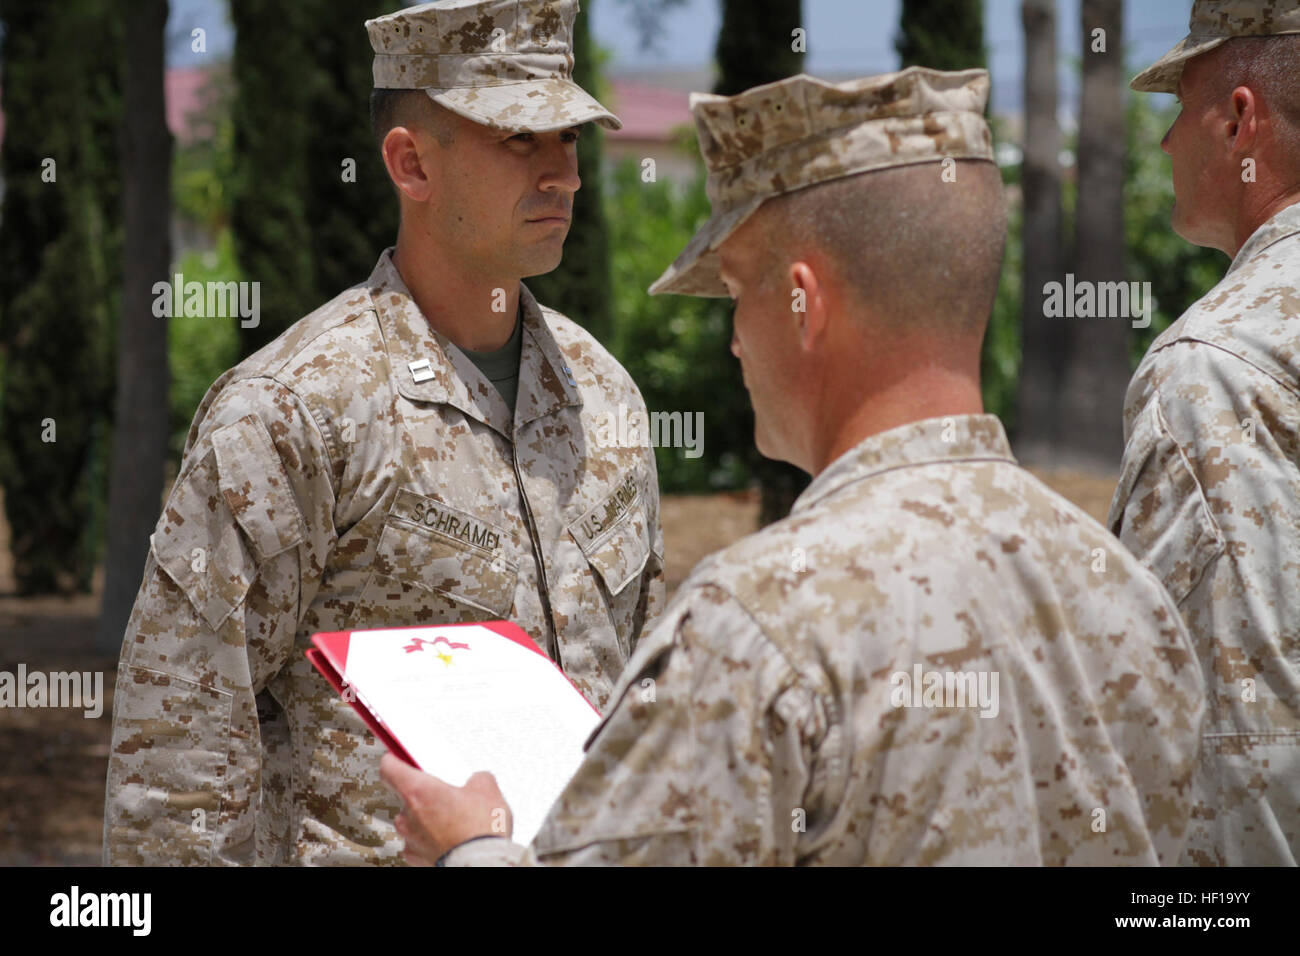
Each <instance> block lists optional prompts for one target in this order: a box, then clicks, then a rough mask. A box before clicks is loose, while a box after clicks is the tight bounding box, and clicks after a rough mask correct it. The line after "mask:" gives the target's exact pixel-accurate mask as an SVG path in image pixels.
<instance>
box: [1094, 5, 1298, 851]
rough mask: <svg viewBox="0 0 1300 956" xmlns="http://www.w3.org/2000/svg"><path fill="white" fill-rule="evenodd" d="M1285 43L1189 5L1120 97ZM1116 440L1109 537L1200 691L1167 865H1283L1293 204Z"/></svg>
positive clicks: (1293, 749)
mask: <svg viewBox="0 0 1300 956" xmlns="http://www.w3.org/2000/svg"><path fill="white" fill-rule="evenodd" d="M1286 33H1300V4H1297V3H1295V2H1294V0H1292V2H1288V3H1280V2H1278V3H1274V2H1261V0H1237V2H1232V3H1224V2H1211V3H1206V2H1197V3H1196V4H1195V6H1194V7H1193V10H1192V16H1191V35H1190V36H1189V37H1188V38H1187V39H1185V40H1184V41H1183V42H1182V43H1180V44H1179V45H1178V47H1176V48H1175V49H1174V50H1173V51H1172V52H1171V53H1170V54H1169V55H1167V56H1165V57H1164V58H1163V59H1161V60H1160V61H1159V62H1157V63H1156V64H1155V65H1154V66H1152V67H1151V68H1150V69H1148V70H1146V71H1144V72H1143V73H1142V74H1140V75H1139V76H1138V77H1137V78H1136V79H1134V81H1133V88H1134V89H1137V90H1145V91H1151V92H1168V93H1173V92H1176V91H1177V89H1178V84H1179V80H1180V79H1181V77H1182V75H1183V70H1184V67H1185V65H1186V64H1187V63H1188V62H1189V61H1191V60H1192V59H1193V58H1195V57H1199V56H1202V55H1204V54H1207V53H1209V52H1210V51H1212V50H1215V49H1216V48H1218V47H1220V46H1222V45H1223V44H1224V43H1226V42H1228V41H1229V40H1230V39H1231V38H1233V37H1239V36H1242V37H1245V36H1255V37H1259V36H1269V35H1277V34H1286ZM1291 42H1300V38H1297V39H1296V40H1293V41H1291ZM1219 68H1220V67H1219V66H1217V65H1216V66H1215V69H1219ZM1290 82H1293V83H1300V77H1295V76H1292V77H1290ZM1200 102H1201V100H1200V99H1199V98H1197V99H1196V100H1195V102H1194V103H1193V105H1192V106H1188V107H1185V110H1188V109H1192V110H1195V109H1199V104H1200ZM1270 105H1273V104H1270ZM1273 108H1274V109H1276V106H1275V105H1273ZM1199 115H1200V114H1199V113H1196V112H1193V113H1192V114H1191V115H1190V116H1189V117H1188V121H1189V122H1194V121H1196V119H1197V117H1199ZM1173 135H1174V134H1173V131H1171V133H1170V137H1171V139H1172V137H1173ZM1184 148H1185V147H1184ZM1177 149H1178V146H1177V145H1174V146H1171V149H1170V151H1171V152H1175V151H1176V150H1177ZM1192 155H1198V154H1196V153H1192ZM1180 158H1181V157H1179V156H1178V155H1177V154H1175V162H1176V163H1177V162H1178V161H1179V159H1180ZM1262 162H1263V160H1261V163H1262ZM1230 165H1232V164H1230ZM1293 186H1296V187H1300V183H1298V184H1293ZM1245 188H1246V189H1250V188H1252V187H1250V186H1247V187H1245ZM1194 198H1195V197H1193V196H1189V195H1187V194H1183V193H1180V194H1179V195H1178V197H1177V201H1178V204H1179V205H1180V206H1182V205H1185V204H1190V203H1191V202H1192V200H1193V199H1194ZM1297 199H1300V192H1296V191H1295V190H1294V189H1293V191H1292V197H1291V202H1293V203H1295V202H1296V200H1297ZM1202 244H1204V243H1202ZM1230 254H1231V253H1230ZM1124 435H1125V439H1126V441H1127V446H1126V448H1125V451H1124V463H1123V467H1122V471H1121V475H1120V482H1119V486H1118V488H1117V489H1116V492H1115V498H1114V500H1113V502H1112V504H1111V511H1110V524H1111V528H1112V529H1113V530H1114V531H1115V533H1116V534H1117V535H1119V537H1120V539H1121V540H1122V541H1123V542H1124V543H1125V544H1126V545H1127V546H1128V547H1129V548H1130V549H1132V551H1133V552H1134V553H1135V554H1137V555H1138V556H1139V557H1140V558H1141V559H1142V560H1143V562H1144V563H1146V564H1147V565H1148V566H1149V567H1150V568H1151V569H1152V570H1153V571H1154V572H1155V573H1156V575H1157V576H1158V577H1159V578H1160V579H1161V580H1162V581H1163V582H1164V585H1165V587H1166V588H1167V589H1168V591H1169V593H1170V594H1171V595H1172V596H1173V598H1174V600H1175V601H1177V602H1178V606H1179V609H1180V611H1181V612H1182V614H1183V617H1184V618H1185V620H1186V622H1187V625H1188V628H1189V630H1190V632H1191V634H1192V637H1193V641H1194V644H1195V647H1196V651H1197V655H1198V658H1199V661H1200V665H1201V667H1202V669H1203V671H1204V674H1205V682H1206V687H1207V698H1208V702H1209V712H1208V716H1207V719H1206V725H1205V733H1204V738H1203V743H1202V752H1201V759H1200V764H1199V766H1198V769H1197V774H1196V777H1195V780H1194V787H1193V797H1194V809H1193V814H1192V824H1191V830H1190V836H1189V839H1188V843H1187V847H1186V849H1185V852H1184V855H1183V859H1182V862H1183V863H1184V864H1194V865H1205V864H1228V865H1243V864H1246V865H1279V864H1286V865H1295V864H1296V863H1297V861H1298V860H1300V205H1290V206H1288V207H1286V208H1284V209H1282V210H1281V211H1280V212H1277V213H1276V214H1275V215H1273V216H1272V217H1271V218H1269V219H1268V220H1267V221H1266V222H1264V223H1263V224H1261V225H1259V226H1258V228H1257V229H1256V230H1255V231H1254V233H1253V235H1250V237H1249V239H1247V240H1246V242H1245V244H1244V245H1242V246H1241V248H1240V249H1239V250H1238V251H1236V254H1235V256H1233V259H1232V264H1231V266H1230V267H1229V269H1228V272H1227V274H1226V275H1225V276H1224V278H1223V280H1222V281H1221V282H1220V283H1219V284H1218V285H1217V286H1215V287H1214V288H1213V289H1211V290H1210V292H1208V293H1207V294H1206V295H1205V296H1204V298H1202V299H1201V300H1200V301H1199V302H1197V303H1196V304H1195V305H1193V306H1192V307H1191V308H1190V309H1189V310H1188V311H1187V312H1186V313H1185V314H1184V315H1183V316H1182V317H1181V318H1180V319H1178V321H1177V322H1175V323H1174V324H1173V325H1172V326H1171V327H1170V328H1168V329H1166V330H1165V332H1164V333H1163V334H1161V335H1160V336H1159V338H1157V339H1156V341H1155V343H1154V344H1153V345H1152V346H1151V349H1150V350H1149V351H1148V353H1147V355H1146V357H1145V358H1144V359H1143V361H1142V363H1141V365H1140V366H1139V367H1138V370H1137V372H1136V374H1135V375H1134V377H1133V381H1132V383H1131V384H1130V385H1129V390H1128V395H1127V397H1126V401H1125V408H1124Z"/></svg>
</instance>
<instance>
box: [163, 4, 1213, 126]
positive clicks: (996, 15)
mask: <svg viewBox="0 0 1300 956" xmlns="http://www.w3.org/2000/svg"><path fill="white" fill-rule="evenodd" d="M277 2H292V0H277ZM396 6H397V3H394V8H396ZM719 6H720V4H719V0H687V2H686V3H685V4H684V5H683V6H682V7H680V8H677V9H674V10H672V11H671V12H670V13H668V14H667V15H666V16H665V17H664V21H663V36H662V39H661V40H660V42H659V43H658V44H657V45H656V47H655V48H654V49H652V50H650V51H645V50H642V49H640V38H639V37H638V35H637V32H636V30H635V29H634V27H633V25H632V22H631V20H630V18H629V16H628V14H627V6H626V3H625V0H594V2H593V3H592V4H591V10H592V26H593V30H594V32H595V36H596V42H597V43H599V44H600V45H601V46H603V47H604V48H605V49H606V50H608V51H609V53H610V55H611V59H610V63H609V69H610V71H611V72H615V73H617V72H619V71H620V70H637V71H646V70H654V69H660V68H662V69H675V70H688V69H695V68H700V67H704V66H707V65H708V64H709V62H710V61H711V60H712V57H713V44H714V41H715V38H716V35H717V30H718V23H719V19H720V16H719ZM900 6H901V0H804V3H803V9H804V19H805V21H806V29H807V31H808V60H807V67H806V68H807V71H808V72H809V73H813V74H817V73H828V72H837V73H838V72H846V71H848V72H856V73H861V74H863V75H866V74H869V73H883V72H888V71H890V70H894V69H897V67H898V57H897V54H895V53H894V47H893V40H894V35H895V33H896V32H897V28H898V14H899V8H900ZM984 10H985V24H984V34H985V45H986V47H987V49H988V51H989V70H990V72H991V73H992V75H993V108H994V109H995V110H996V111H998V112H1018V111H1019V109H1020V100H1021V89H1020V85H1021V65H1022V62H1023V58H1024V49H1023V47H1024V44H1023V35H1022V32H1021V27H1020V0H985V5H984ZM1190 10H1191V0H1125V3H1124V15H1125V32H1126V34H1127V35H1126V38H1125V48H1126V54H1125V56H1126V60H1127V61H1128V63H1129V64H1130V65H1131V66H1132V67H1133V70H1132V72H1136V71H1137V69H1139V68H1140V67H1142V66H1145V65H1147V64H1148V63H1150V62H1151V61H1152V60H1155V59H1157V58H1158V57H1159V56H1161V55H1162V54H1163V53H1164V52H1165V51H1166V50H1168V49H1169V48H1170V47H1172V46H1173V45H1174V44H1175V43H1176V42H1177V41H1178V40H1180V39H1181V38H1182V37H1183V35H1184V34H1186V32H1187V18H1188V12H1189V11H1190ZM1078 21H1079V0H1058V3H1057V27H1058V41H1057V42H1058V51H1059V53H1060V56H1061V79H1062V96H1063V97H1065V98H1066V99H1067V100H1068V99H1073V98H1074V96H1075V95H1076V84H1075V83H1074V81H1073V78H1072V77H1073V75H1074V72H1075V67H1074V66H1073V64H1075V63H1077V61H1078V57H1079V42H1080V41H1079V34H1080V29H1079V23H1078ZM195 26H202V27H203V28H204V29H205V30H206V31H207V42H208V55H209V56H225V55H228V54H229V52H230V48H231V45H232V43H233V40H234V37H233V32H232V30H231V27H230V25H229V21H228V17H227V14H226V4H225V3H224V2H223V0H172V4H171V19H170V21H169V23H168V38H169V50H168V53H169V56H168V62H169V64H171V65H175V66H189V65H194V64H195V63H196V62H198V60H199V59H200V58H199V57H197V56H196V55H194V54H192V53H191V52H190V50H189V46H190V30H191V29H192V28H193V27H195ZM357 33H358V37H359V42H361V43H364V31H363V30H362V27H361V24H360V23H358V24H357Z"/></svg>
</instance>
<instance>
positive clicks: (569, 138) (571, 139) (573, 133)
mask: <svg viewBox="0 0 1300 956" xmlns="http://www.w3.org/2000/svg"><path fill="white" fill-rule="evenodd" d="M581 136H582V134H581V133H579V132H578V131H577V130H576V129H566V130H565V131H564V133H563V135H562V136H561V137H560V138H561V139H562V140H563V141H564V142H566V143H576V142H577V141H578V140H579V139H580V138H581Z"/></svg>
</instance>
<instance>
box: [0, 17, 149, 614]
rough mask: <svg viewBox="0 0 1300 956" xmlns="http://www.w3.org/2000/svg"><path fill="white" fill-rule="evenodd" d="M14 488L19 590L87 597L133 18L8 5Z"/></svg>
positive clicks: (109, 391)
mask: <svg viewBox="0 0 1300 956" xmlns="http://www.w3.org/2000/svg"><path fill="white" fill-rule="evenodd" d="M0 20H3V22H4V27H5V31H4V41H3V52H2V53H0V56H2V57H3V67H2V68H0V83H2V84H3V97H4V100H3V104H4V113H5V126H6V129H5V137H4V146H3V150H0V167H2V168H3V173H4V181H5V195H4V203H3V208H2V209H0V349H2V350H3V355H4V376H3V395H2V396H0V436H3V439H2V443H0V480H2V481H3V483H4V488H5V512H6V516H7V518H8V520H9V525H10V528H11V532H12V538H11V550H12V552H13V559H14V574H15V578H16V583H17V587H18V590H19V592H20V593H23V594H33V593H42V592H50V591H65V592H66V591H71V590H77V589H82V590H84V589H87V588H88V587H89V585H90V577H91V572H92V570H93V568H94V565H95V559H96V552H97V550H98V543H99V537H100V529H101V527H102V521H103V518H102V505H101V504H100V502H101V501H102V495H103V484H104V477H103V476H104V470H105V461H106V441H105V436H106V435H107V433H108V426H109V422H108V412H107V409H109V407H110V405H111V399H112V395H113V375H112V362H111V360H110V358H109V356H110V354H111V353H110V350H109V348H108V343H109V342H110V341H111V339H112V334H113V323H114V318H113V317H114V316H115V314H116V303H117V301H118V299H119V297H120V282H121V268H120V257H121V242H122V236H121V208H120V205H121V195H120V184H119V180H120V176H119V169H118V163H119V157H118V127H119V122H120V118H121V96H122V63H123V61H122V56H121V44H122V36H123V30H122V15H121V10H120V8H119V7H118V5H117V4H115V3H113V2H111V0H68V2H66V3H60V4H48V3H44V2H41V0H0Z"/></svg>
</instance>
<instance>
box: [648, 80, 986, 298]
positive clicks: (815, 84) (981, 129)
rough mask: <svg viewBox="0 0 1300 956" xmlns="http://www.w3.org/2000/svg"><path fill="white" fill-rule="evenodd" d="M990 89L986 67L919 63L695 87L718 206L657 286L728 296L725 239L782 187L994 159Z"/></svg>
mask: <svg viewBox="0 0 1300 956" xmlns="http://www.w3.org/2000/svg"><path fill="white" fill-rule="evenodd" d="M988 94H989V75H988V73H987V72H985V71H984V70H963V71H961V72H959V73H945V72H942V71H940V70H931V69H927V68H925V67H919V66H913V67H909V68H908V69H906V70H903V71H902V72H900V73H888V74H884V75H882V76H870V77H865V78H863V79H860V80H850V81H848V82H845V83H827V82H826V81H825V80H819V79H817V78H816V77H812V76H808V75H806V74H803V73H801V74H799V75H798V76H792V77H790V78H789V79H786V80H781V81H780V82H778V83H769V84H767V85H765V86H756V87H754V88H753V89H751V90H746V91H745V92H743V93H740V94H738V95H736V96H715V95H713V94H708V93H692V94H691V112H692V113H693V114H694V115H695V130H696V134H697V135H698V136H699V140H700V152H701V153H703V154H704V162H705V164H706V165H707V166H708V171H709V177H708V185H707V191H708V194H709V201H710V202H711V203H712V204H713V215H712V216H711V217H710V218H709V220H708V221H707V222H706V223H705V224H704V225H703V226H702V227H701V228H700V231H699V232H697V233H696V234H695V236H694V237H692V239H691V241H690V242H689V243H687V245H686V249H685V250H684V251H683V252H682V254H681V255H680V256H678V257H677V261H676V262H674V263H673V264H672V265H671V266H669V267H668V270H667V271H666V272H665V273H664V274H663V275H662V276H660V277H659V279H658V280H657V281H656V282H655V284H654V285H652V286H651V287H650V292H651V293H652V294H658V293H661V292H675V293H677V294H679V295H702V296H715V297H717V296H725V295H726V294H727V288H726V286H725V285H724V284H723V282H722V279H721V277H720V276H719V274H718V256H717V249H718V246H720V245H721V244H722V242H723V241H724V240H725V239H726V238H727V237H728V236H729V235H731V234H732V233H733V232H735V231H736V229H738V228H739V227H740V225H741V224H742V223H744V222H745V220H747V219H748V218H749V217H750V216H752V215H753V214H754V212H755V210H757V209H758V207H759V206H761V205H762V204H763V202H764V201H765V200H767V199H771V198H772V197H774V196H780V195H782V194H783V193H789V192H793V191H795V190H797V189H803V188H805V187H807V186H814V185H816V184H818V183H824V182H827V181H829V180H832V179H840V178H842V177H844V176H850V175H853V174H855V173H865V172H870V171H873V170H880V169H888V168H890V167H893V166H907V165H911V164H913V163H930V162H938V161H940V160H942V159H945V158H949V157H951V158H954V159H982V160H988V161H989V162H992V161H993V138H992V136H991V135H990V133H989V127H988V124H987V123H985V122H984V104H985V102H986V101H987V100H988Z"/></svg>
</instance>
